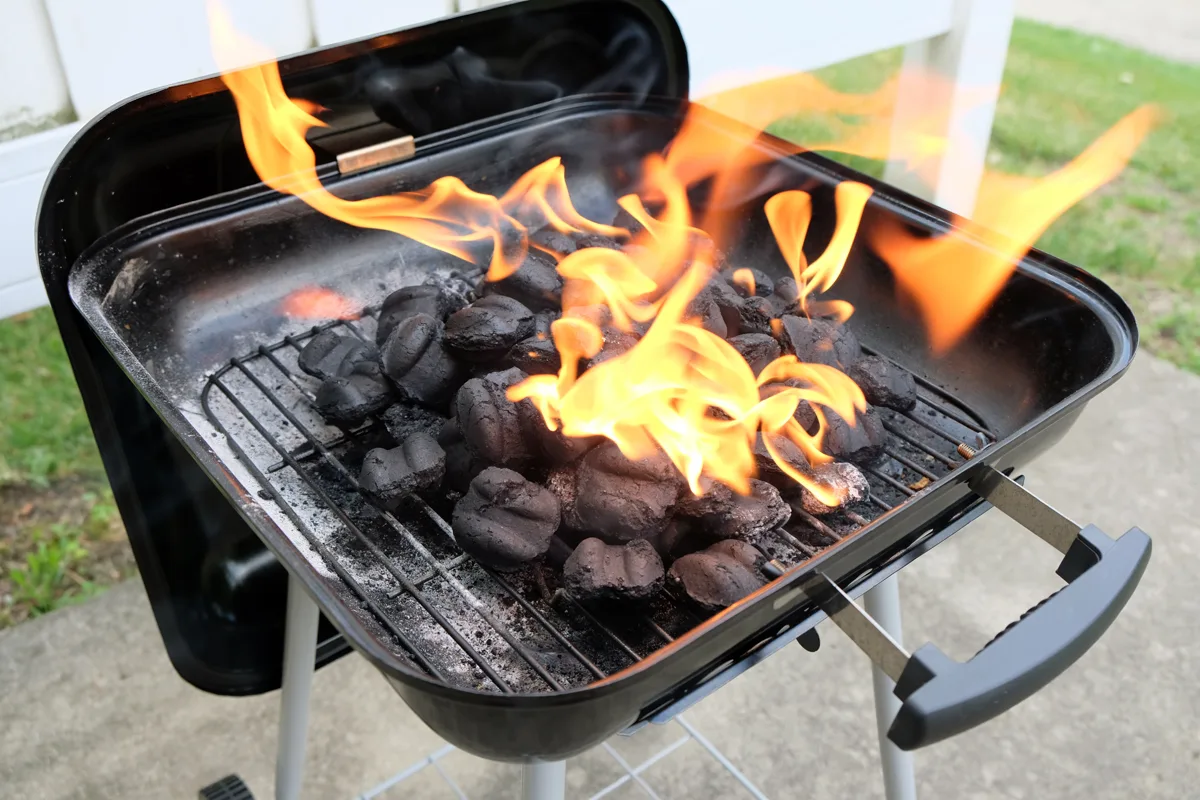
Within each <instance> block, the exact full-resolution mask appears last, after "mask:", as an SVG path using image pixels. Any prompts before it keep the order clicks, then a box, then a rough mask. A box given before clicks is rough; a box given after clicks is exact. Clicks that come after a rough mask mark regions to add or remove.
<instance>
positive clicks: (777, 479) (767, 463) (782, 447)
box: [754, 433, 810, 490]
mask: <svg viewBox="0 0 1200 800" xmlns="http://www.w3.org/2000/svg"><path fill="white" fill-rule="evenodd" d="M771 444H772V446H773V447H774V448H775V452H776V453H778V454H779V457H780V459H782V460H783V462H784V463H785V464H787V465H788V467H790V468H791V469H792V470H794V471H796V472H800V473H803V474H808V471H809V469H810V468H809V465H808V459H807V458H806V457H805V456H804V452H803V451H802V450H801V449H800V448H799V447H798V446H797V445H796V444H795V443H794V442H793V441H792V440H791V439H789V438H787V437H786V436H778V435H772V436H771ZM754 464H755V466H756V467H757V468H758V476H759V477H760V478H762V479H763V480H764V481H766V482H767V483H770V484H771V485H773V486H776V487H778V488H780V489H783V490H789V489H791V488H792V487H793V486H795V485H796V481H795V479H793V478H792V477H791V476H790V475H788V474H787V473H786V472H784V471H783V470H782V469H781V468H780V467H779V464H777V463H776V461H775V459H774V458H773V457H772V456H771V451H770V450H768V449H767V446H766V443H765V442H764V441H763V434H762V433H760V434H758V437H757V439H755V442H754Z"/></svg>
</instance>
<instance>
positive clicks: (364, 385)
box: [316, 361, 395, 427]
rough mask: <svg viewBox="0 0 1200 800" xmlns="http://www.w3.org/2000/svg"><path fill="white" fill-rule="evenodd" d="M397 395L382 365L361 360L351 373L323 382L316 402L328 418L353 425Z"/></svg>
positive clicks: (332, 421)
mask: <svg viewBox="0 0 1200 800" xmlns="http://www.w3.org/2000/svg"><path fill="white" fill-rule="evenodd" d="M394 399H395V398H394V396H393V394H392V387H391V385H390V384H389V383H388V380H387V378H386V377H384V375H383V372H382V371H381V370H380V368H379V365H378V364H376V363H375V362H374V361H360V362H359V363H357V364H355V365H354V368H353V369H352V370H351V371H350V374H349V375H346V376H339V377H336V378H329V379H327V380H326V381H325V382H324V383H322V384H321V387H320V388H319V389H317V396H316V406H317V411H319V412H320V413H321V416H323V417H324V418H325V419H326V420H328V421H329V422H331V423H333V424H335V425H340V426H342V427H353V426H355V425H358V424H359V423H361V422H362V421H363V420H365V419H366V418H367V417H369V416H371V415H372V414H376V413H378V412H380V411H382V410H383V409H385V408H387V407H388V406H389V405H391V403H392V401H393V400H394Z"/></svg>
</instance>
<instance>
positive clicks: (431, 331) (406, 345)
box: [382, 314, 468, 408]
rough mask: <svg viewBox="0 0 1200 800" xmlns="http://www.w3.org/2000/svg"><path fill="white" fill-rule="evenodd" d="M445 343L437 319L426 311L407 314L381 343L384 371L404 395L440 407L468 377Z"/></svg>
mask: <svg viewBox="0 0 1200 800" xmlns="http://www.w3.org/2000/svg"><path fill="white" fill-rule="evenodd" d="M444 342H445V332H444V329H443V327H442V323H441V321H440V320H438V319H435V318H433V317H430V316H428V315H426V314H416V315H414V316H411V317H407V318H405V319H404V320H402V321H401V322H400V323H399V324H397V325H396V327H395V328H394V329H393V330H392V333H391V335H390V336H388V338H387V341H386V342H384V344H383V351H382V356H383V370H384V372H385V373H387V376H388V377H389V378H391V379H392V382H393V383H395V384H396V386H397V387H398V388H399V389H400V391H401V392H403V393H404V394H405V395H406V396H407V397H410V398H412V399H413V400H416V401H417V402H420V403H424V404H426V405H429V406H433V407H435V408H443V407H444V406H445V405H446V404H447V403H448V402H449V401H450V398H451V397H453V396H454V392H456V391H457V390H458V387H459V386H461V385H462V384H463V381H465V380H466V379H467V377H468V376H467V370H466V368H465V367H464V366H463V365H462V364H460V363H459V362H458V361H457V360H456V359H455V358H454V357H453V356H452V355H451V354H450V352H449V350H447V348H446V347H445V343H444Z"/></svg>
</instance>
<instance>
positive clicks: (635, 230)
mask: <svg viewBox="0 0 1200 800" xmlns="http://www.w3.org/2000/svg"><path fill="white" fill-rule="evenodd" d="M612 224H613V227H615V228H624V229H625V230H627V231H629V237H630V238H631V239H632V238H633V237H635V236H637V235H638V234H639V233H641V232H642V231H644V230H645V229H646V228H645V226H643V225H642V223H640V222H638V219H637V217H635V216H634V215H633V214H630V213H629V212H628V211H626V210H625V209H624V208H621V209H619V210H618V211H617V215H616V217H614V218H613V221H612Z"/></svg>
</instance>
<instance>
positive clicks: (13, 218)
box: [0, 0, 1012, 318]
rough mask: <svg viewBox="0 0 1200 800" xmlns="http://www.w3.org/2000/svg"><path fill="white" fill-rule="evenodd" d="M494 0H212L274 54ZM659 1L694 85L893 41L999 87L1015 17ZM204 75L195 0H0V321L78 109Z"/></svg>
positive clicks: (858, 5) (992, 3) (929, 6)
mask: <svg viewBox="0 0 1200 800" xmlns="http://www.w3.org/2000/svg"><path fill="white" fill-rule="evenodd" d="M495 1H496V0H225V2H224V5H225V7H226V8H227V9H228V10H229V11H230V13H231V16H232V18H233V20H234V23H235V24H236V25H237V26H238V27H239V28H240V29H241V30H244V31H245V32H247V33H248V34H250V35H251V36H253V37H254V38H256V39H258V40H259V41H262V42H264V43H266V44H268V45H270V46H271V47H272V48H273V49H274V50H275V52H276V53H278V54H279V55H286V54H289V53H294V52H296V51H299V50H304V49H306V48H308V47H310V46H314V45H317V44H329V43H333V42H338V41H345V40H347V39H355V38H360V37H363V36H368V35H370V34H372V33H377V32H380V31H386V30H391V29H395V28H401V27H405V26H408V25H415V24H418V23H421V22H426V21H428V20H431V19H436V18H438V17H442V16H445V15H447V14H452V13H459V12H464V11H469V10H471V9H474V8H477V7H480V6H484V5H490V4H492V3H494V2H495ZM667 5H668V6H670V8H671V10H672V12H673V13H674V14H675V16H676V18H677V19H678V20H679V23H680V27H681V29H682V30H683V34H684V38H685V40H686V42H687V46H688V51H689V58H690V62H691V72H692V86H693V89H694V90H695V89H697V88H701V87H703V86H705V85H706V84H708V83H710V82H711V81H712V80H713V79H714V78H717V77H718V76H719V75H722V74H727V73H729V72H741V73H749V72H752V71H754V70H761V69H772V70H781V69H782V70H789V71H801V70H809V69H815V68H817V67H821V66H825V65H828V64H832V63H835V62H838V61H842V60H845V59H849V58H853V57H855V56H859V55H863V54H866V53H870V52H875V51H877V50H882V49H886V48H890V47H895V46H898V45H911V46H910V47H909V51H908V58H909V60H910V61H920V62H921V63H923V64H926V65H928V66H931V67H933V68H935V69H937V70H940V71H941V72H943V73H944V74H946V75H947V76H948V77H950V78H951V79H953V80H956V81H965V82H969V83H970V84H972V85H974V86H977V87H978V86H998V84H999V80H1000V76H1001V72H1002V70H1003V65H1004V55H1005V51H1006V48H1007V43H1008V35H1009V30H1010V28H1011V23H1012V2H1011V0H740V2H730V0H667ZM215 71H216V65H215V63H214V62H213V60H212V56H211V55H210V53H209V46H208V29H207V23H206V13H205V0H0V318H3V317H6V316H9V315H11V314H16V313H19V312H21V311H24V310H27V309H30V308H34V307H36V306H39V305H42V304H44V303H45V301H46V300H45V292H44V290H43V288H42V285H41V280H40V278H39V276H38V271H37V264H36V259H35V254H34V244H33V227H34V216H35V213H36V207H37V200H38V197H39V196H40V193H41V187H42V184H43V182H44V181H45V177H46V173H47V171H48V170H49V168H50V166H51V165H52V164H53V163H54V160H55V158H56V157H57V155H58V153H59V152H60V151H61V149H62V148H63V146H64V145H65V144H66V143H67V142H68V141H69V140H70V138H71V136H72V135H73V134H74V132H75V130H76V129H77V128H78V125H79V122H78V120H85V119H88V118H90V117H92V116H94V115H95V114H97V113H99V112H101V111H103V110H104V109H105V108H107V107H109V106H110V105H112V104H114V103H116V102H119V101H120V100H122V99H123V98H125V97H128V96H130V95H132V94H136V93H139V92H142V91H145V90H147V89H152V88H155V87H158V86H162V85H165V84H169V83H175V82H178V81H184V80H188V79H191V78H195V77H199V76H201V75H206V74H211V73H213V72H215ZM975 99H976V101H978V93H976V95H975ZM971 125H972V128H973V134H974V135H973V136H971V137H968V139H966V140H959V143H958V145H957V149H956V150H955V151H954V152H952V153H949V154H948V155H947V161H946V164H947V169H945V170H943V172H944V173H946V174H947V177H944V178H943V179H942V180H941V181H940V182H939V185H938V186H937V187H935V188H936V193H935V196H936V198H937V199H938V200H939V201H940V202H941V203H942V204H943V205H947V206H951V207H953V208H955V210H960V211H967V210H969V209H970V207H971V204H972V202H973V197H974V190H975V181H976V179H977V176H978V173H979V170H980V169H982V164H983V154H984V148H985V147H986V144H987V139H988V133H989V130H990V127H991V113H990V112H989V113H986V114H980V113H979V107H978V104H977V103H976V106H975V110H974V112H973V113H972V116H971ZM30 131H39V132H36V133H30ZM20 134H25V135H20ZM14 136H15V137H16V138H14ZM4 139H9V141H3V140H4ZM951 167H952V169H951ZM951 172H953V176H950V175H948V173H951Z"/></svg>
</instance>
